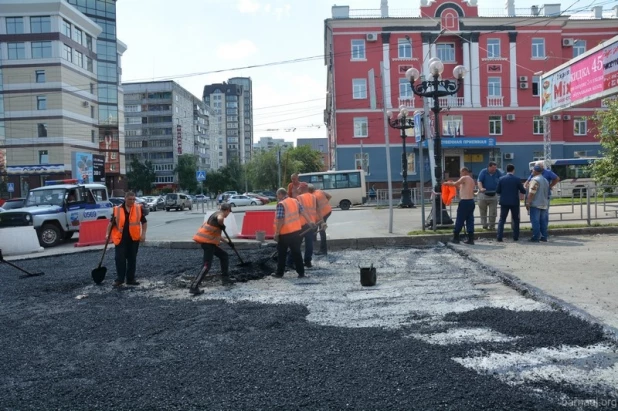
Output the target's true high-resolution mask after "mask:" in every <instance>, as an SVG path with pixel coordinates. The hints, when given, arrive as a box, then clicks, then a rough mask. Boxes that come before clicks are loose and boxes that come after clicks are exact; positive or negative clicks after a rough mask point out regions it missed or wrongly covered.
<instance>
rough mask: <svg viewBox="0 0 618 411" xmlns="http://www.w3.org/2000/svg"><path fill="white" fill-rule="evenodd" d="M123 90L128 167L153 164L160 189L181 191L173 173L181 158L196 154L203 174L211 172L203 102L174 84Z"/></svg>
mask: <svg viewBox="0 0 618 411" xmlns="http://www.w3.org/2000/svg"><path fill="white" fill-rule="evenodd" d="M122 87H123V89H124V93H125V94H124V104H125V107H124V108H125V125H124V128H125V144H126V146H125V149H126V155H127V167H129V165H130V162H131V159H132V158H133V157H136V158H138V159H139V160H140V161H146V160H150V162H151V163H152V164H153V165H154V168H155V172H156V180H155V181H154V183H155V187H156V188H158V189H163V188H169V189H176V188H178V177H177V175H175V174H174V169H175V168H176V165H178V156H180V155H183V154H193V155H195V156H196V157H197V159H198V168H199V169H200V170H209V169H210V141H209V136H208V128H207V127H208V124H209V121H208V117H209V114H208V109H207V107H206V105H205V104H204V103H203V102H202V100H201V99H199V98H198V97H195V96H194V95H193V94H191V93H190V92H189V91H187V90H186V89H184V88H183V87H181V86H180V85H178V84H177V83H176V82H174V81H153V82H141V83H125V84H123V85H122Z"/></svg>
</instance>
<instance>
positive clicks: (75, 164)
mask: <svg viewBox="0 0 618 411" xmlns="http://www.w3.org/2000/svg"><path fill="white" fill-rule="evenodd" d="M71 176H72V177H73V178H75V179H77V181H78V182H79V183H80V184H87V183H92V182H93V181H94V180H93V177H94V169H93V162H92V154H91V153H81V152H77V151H73V152H72V153H71Z"/></svg>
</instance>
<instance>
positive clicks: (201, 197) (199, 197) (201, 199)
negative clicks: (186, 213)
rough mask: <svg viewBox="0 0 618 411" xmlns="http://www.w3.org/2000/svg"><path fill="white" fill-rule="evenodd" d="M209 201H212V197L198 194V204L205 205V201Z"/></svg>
mask: <svg viewBox="0 0 618 411" xmlns="http://www.w3.org/2000/svg"><path fill="white" fill-rule="evenodd" d="M208 200H210V197H209V196H206V195H203V194H198V195H196V196H195V202H196V203H203V202H204V201H208Z"/></svg>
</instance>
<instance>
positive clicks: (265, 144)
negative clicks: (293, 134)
mask: <svg viewBox="0 0 618 411" xmlns="http://www.w3.org/2000/svg"><path fill="white" fill-rule="evenodd" d="M274 147H282V148H293V147H294V143H292V142H291V141H285V140H284V139H282V138H272V137H260V139H259V140H258V141H257V142H256V143H255V144H254V146H253V149H254V150H270V149H271V148H274Z"/></svg>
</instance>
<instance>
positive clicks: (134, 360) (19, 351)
mask: <svg viewBox="0 0 618 411" xmlns="http://www.w3.org/2000/svg"><path fill="white" fill-rule="evenodd" d="M272 251H273V250H272V249H269V250H262V251H241V252H242V255H243V259H244V260H246V261H253V264H252V265H251V266H250V267H246V268H241V267H237V266H236V264H237V263H238V262H239V261H238V260H237V258H236V257H235V256H234V255H233V253H230V259H231V266H230V267H231V269H232V272H231V274H232V276H233V277H234V278H236V281H237V282H239V283H241V282H250V281H270V279H268V280H266V279H264V277H265V276H266V275H268V274H270V273H271V272H272V271H273V270H274V262H271V261H269V256H270V254H271V253H272ZM99 255H100V254H98V253H94V252H93V253H91V252H85V253H79V254H73V255H63V256H55V257H48V258H40V259H30V260H23V261H19V262H17V264H19V265H20V266H21V267H23V268H24V269H26V270H33V271H36V270H42V271H44V272H45V275H44V276H42V277H33V278H24V279H20V278H19V275H20V273H19V272H17V271H15V270H13V269H12V268H10V267H8V266H6V265H0V271H1V273H2V274H1V275H0V329H1V330H2V332H0V346H1V347H3V348H2V350H0V392H1V393H2V394H1V395H0V408H1V409H19V410H29V409H33V410H34V409H36V410H41V409H57V410H81V409H84V410H85V409H88V410H92V409H105V410H108V409H109V410H111V409H114V410H123V409H126V410H152V409H158V410H193V409H195V410H197V409H200V410H204V409H209V410H210V409H212V410H219V409H221V410H227V409H229V410H239V409H252V410H265V409H281V410H290V409H300V408H305V409H337V410H340V409H383V410H384V409H389V410H415V409H418V410H429V409H458V410H462V409H465V410H481V409H487V410H513V409H517V410H558V409H561V410H562V409H565V408H564V407H563V405H564V404H561V403H560V402H559V401H558V399H557V398H555V397H547V396H544V395H540V394H535V393H531V392H530V390H527V389H525V388H524V387H521V386H514V385H512V384H507V383H505V382H502V381H500V380H499V379H497V378H494V376H492V375H484V374H480V373H478V372H476V371H474V370H471V369H469V368H466V367H464V366H462V365H460V364H458V363H457V362H455V361H453V360H452V358H453V357H457V356H464V355H466V354H469V352H470V347H469V346H466V345H465V344H464V345H456V346H452V345H451V346H439V345H435V344H429V343H427V342H424V341H422V340H420V339H415V338H409V337H407V336H409V335H410V333H412V332H420V333H426V332H430V330H428V329H426V328H422V327H416V326H408V327H405V328H403V329H398V330H389V329H385V328H381V327H359V328H350V327H337V326H325V325H319V324H316V323H314V322H310V321H308V320H307V316H308V315H309V311H308V309H307V307H305V306H303V305H302V304H264V303H256V302H247V301H241V300H238V301H225V299H224V298H221V299H205V298H201V297H198V298H191V297H190V296H189V294H188V292H187V293H186V298H184V295H185V293H184V290H181V291H182V292H183V294H182V296H183V298H175V299H169V298H160V297H157V296H156V295H154V294H153V293H152V291H153V290H154V289H159V290H161V289H170V290H176V291H178V284H177V283H176V282H175V280H176V279H177V278H178V277H179V276H183V275H184V276H190V275H192V274H193V275H196V274H197V272H198V271H199V267H200V265H201V258H202V252H201V250H177V249H157V248H147V247H144V248H141V249H140V251H139V254H138V272H137V280H138V281H143V282H144V283H146V284H145V285H144V286H140V287H124V288H123V289H120V290H117V289H112V287H111V282H112V281H113V280H114V272H115V269H114V264H113V252H112V253H110V254H109V256H108V257H106V259H105V262H104V265H105V266H107V267H108V278H107V279H106V281H105V282H104V283H103V284H102V285H101V286H94V285H93V283H92V280H91V278H90V272H91V270H92V269H93V268H94V267H95V266H96V264H97V263H98V256H99ZM329 257H330V256H329ZM217 261H218V260H217V259H215V266H214V271H217V270H218V262H217ZM331 274H332V275H336V274H337V273H336V272H333V273H331ZM384 275H387V273H384ZM290 281H292V280H290ZM208 286H209V287H213V288H216V290H217V291H216V292H219V293H221V295H222V296H223V295H225V293H226V292H229V291H227V288H226V287H223V286H221V285H218V284H216V282H214V281H213V283H212V284H209V285H208ZM235 287H240V285H236V286H235ZM520 314H521V313H520ZM448 320H449V321H450V322H451V323H460V324H461V325H462V326H466V325H471V324H473V325H474V326H492V327H500V330H501V331H502V332H503V333H505V334H512V335H517V336H522V335H524V336H525V338H524V339H523V340H522V349H524V348H529V347H539V346H553V345H556V344H560V343H561V342H562V341H563V340H564V338H570V340H568V343H572V344H591V343H596V342H602V341H605V340H604V337H603V335H602V333H600V331H599V329H598V328H596V327H594V326H590V325H588V324H587V323H584V322H583V321H581V320H578V319H575V318H573V317H570V316H568V315H566V314H558V315H557V314H555V313H552V312H538V313H536V315H532V314H529V313H527V314H525V317H519V316H518V314H517V313H513V312H512V311H509V310H500V309H491V310H484V309H480V310H476V311H474V312H471V313H464V314H456V313H453V314H449V316H448ZM554 323H555V324H554ZM433 331H434V332H435V331H436V329H433ZM571 331H576V335H577V336H576V337H569V335H570V332H571ZM567 334H568V335H567ZM486 346H487V347H488V348H491V349H494V350H495V349H500V345H499V344H497V343H495V342H488V343H487V345H486ZM480 347H481V349H482V347H484V345H481V346H480ZM475 348H476V349H479V346H478V345H477V346H476V347H475ZM577 394H582V395H589V393H578V392H575V393H574V395H577Z"/></svg>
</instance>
